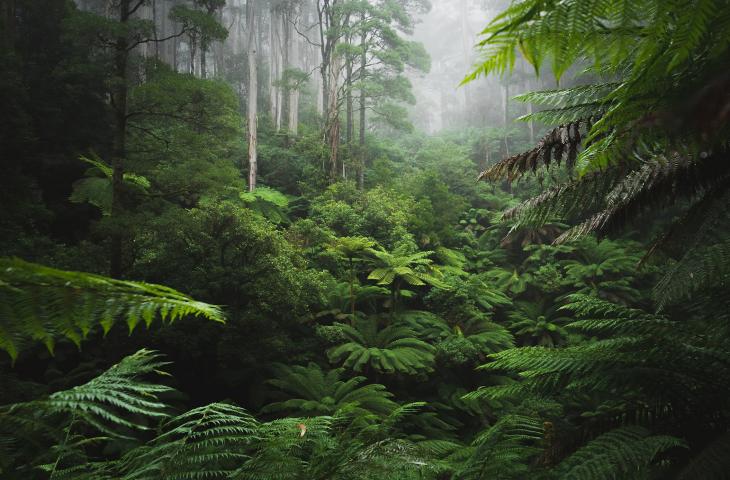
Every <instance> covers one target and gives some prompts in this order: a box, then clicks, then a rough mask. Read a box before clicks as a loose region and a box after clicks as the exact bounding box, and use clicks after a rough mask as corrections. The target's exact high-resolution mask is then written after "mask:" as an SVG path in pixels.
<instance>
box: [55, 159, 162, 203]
mask: <svg viewBox="0 0 730 480" xmlns="http://www.w3.org/2000/svg"><path fill="white" fill-rule="evenodd" d="M79 160H81V161H82V162H85V163H88V164H89V165H91V166H92V167H93V168H90V169H89V170H88V171H87V172H86V177H85V178H82V179H81V180H77V181H76V182H74V185H73V192H72V193H71V196H70V197H69V200H71V201H72V202H74V203H84V202H87V203H90V204H92V205H94V206H95V207H97V208H98V209H100V210H101V212H102V213H103V214H104V215H110V214H111V210H112V168H111V167H110V166H109V165H107V164H106V163H104V162H103V161H102V160H101V159H100V158H98V157H96V156H94V158H88V157H84V156H81V157H79ZM123 180H124V182H125V183H126V185H127V186H128V187H135V188H137V189H139V190H141V191H143V192H144V191H146V190H147V189H149V188H150V182H149V180H147V179H146V178H145V177H142V176H140V175H135V174H134V173H130V172H125V173H124V175H123Z"/></svg>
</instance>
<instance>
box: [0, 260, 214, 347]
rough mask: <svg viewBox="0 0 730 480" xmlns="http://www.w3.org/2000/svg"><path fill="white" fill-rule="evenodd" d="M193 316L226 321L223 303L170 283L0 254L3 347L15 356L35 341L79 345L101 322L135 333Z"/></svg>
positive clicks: (0, 335) (106, 328)
mask: <svg viewBox="0 0 730 480" xmlns="http://www.w3.org/2000/svg"><path fill="white" fill-rule="evenodd" d="M188 315H193V316H202V317H205V318H208V319H210V320H213V321H216V322H223V321H224V319H223V314H222V312H221V310H220V309H219V308H218V307H216V306H214V305H209V304H207V303H203V302H197V301H195V300H193V299H191V298H190V297H187V296H185V295H183V294H182V293H179V292H177V291H175V290H173V289H171V288H168V287H163V286H160V285H153V284H147V283H141V282H130V281H124V280H114V279H110V278H106V277H102V276H99V275H93V274H89V273H80V272H67V271H63V270H56V269H53V268H49V267H46V266H42V265H36V264H32V263H28V262H24V261H22V260H18V259H0V348H2V349H3V350H5V351H6V352H8V353H9V354H10V356H11V358H13V359H15V358H17V356H18V353H19V351H20V349H21V348H22V347H23V346H24V345H25V344H27V343H28V342H29V341H31V340H32V341H40V342H43V343H44V344H45V345H46V347H47V348H48V350H49V351H51V352H53V348H54V345H55V342H56V339H57V338H58V337H66V338H68V339H70V340H71V341H73V342H74V343H75V344H76V345H80V344H81V341H82V340H83V339H84V338H85V337H86V336H87V335H88V334H89V332H90V331H91V330H92V329H93V328H94V327H95V326H97V325H100V326H101V327H102V329H103V330H104V332H108V331H109V330H110V329H111V328H112V326H113V325H114V324H115V323H116V322H118V321H124V322H125V323H126V324H127V326H128V328H129V331H130V332H131V331H133V330H134V329H135V327H136V326H137V325H138V324H139V323H140V322H144V323H145V325H147V326H148V327H149V326H150V325H151V324H152V322H153V321H154V320H155V318H157V317H159V318H161V319H162V321H163V322H173V321H175V320H177V319H180V318H182V317H185V316H188Z"/></svg>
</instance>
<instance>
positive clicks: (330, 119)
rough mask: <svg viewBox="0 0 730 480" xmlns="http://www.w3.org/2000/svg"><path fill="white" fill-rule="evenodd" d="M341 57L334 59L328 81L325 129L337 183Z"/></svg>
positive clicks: (334, 178)
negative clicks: (339, 63) (338, 97)
mask: <svg viewBox="0 0 730 480" xmlns="http://www.w3.org/2000/svg"><path fill="white" fill-rule="evenodd" d="M338 60H339V57H333V58H332V62H331V65H330V69H329V73H330V78H329V79H328V81H327V84H328V86H329V91H328V92H327V99H328V101H329V104H328V105H327V124H326V129H325V138H326V139H327V143H328V144H329V147H330V181H331V182H335V181H337V176H338V166H339V148H340V109H339V105H338V99H337V84H338V76H339V75H338V74H339V71H340V69H339V65H337V63H338Z"/></svg>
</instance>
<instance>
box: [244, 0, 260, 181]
mask: <svg viewBox="0 0 730 480" xmlns="http://www.w3.org/2000/svg"><path fill="white" fill-rule="evenodd" d="M255 2H256V0H248V2H247V3H246V16H247V24H248V25H247V28H248V190H249V191H250V192H253V191H254V190H256V175H257V169H258V159H257V150H256V142H257V132H256V127H257V125H256V122H257V115H258V105H257V103H258V71H257V69H256V8H255V5H256V4H255Z"/></svg>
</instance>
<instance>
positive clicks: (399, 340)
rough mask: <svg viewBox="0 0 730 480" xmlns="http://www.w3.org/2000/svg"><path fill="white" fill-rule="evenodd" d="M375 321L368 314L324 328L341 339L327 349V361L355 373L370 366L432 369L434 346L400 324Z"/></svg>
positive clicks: (407, 371)
mask: <svg viewBox="0 0 730 480" xmlns="http://www.w3.org/2000/svg"><path fill="white" fill-rule="evenodd" d="M378 323H379V319H378V318H376V317H368V318H357V319H355V320H354V321H353V324H352V325H345V324H342V323H336V324H335V325H334V326H332V327H324V328H327V329H329V330H331V331H332V334H333V335H338V336H340V337H341V338H342V340H343V341H344V343H342V344H341V345H338V346H336V347H333V348H331V349H330V350H329V351H328V352H327V355H328V357H329V359H330V361H331V362H333V363H341V364H342V366H343V367H345V368H348V369H351V370H354V371H356V372H361V371H364V370H365V369H366V368H372V369H374V370H375V371H378V372H383V373H405V374H409V375H415V374H418V373H422V372H428V371H430V370H431V369H432V365H433V352H434V347H433V346H431V345H429V344H428V343H426V342H424V341H423V340H419V339H418V337H417V334H416V332H415V331H414V330H413V329H412V328H411V327H409V326H407V325H404V324H402V323H395V324H393V325H388V326H385V327H380V326H379V325H378Z"/></svg>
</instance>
